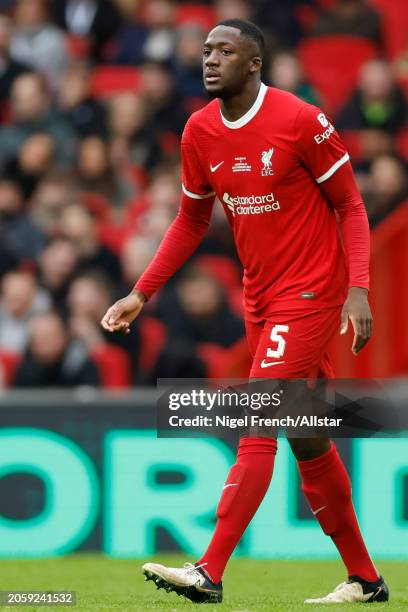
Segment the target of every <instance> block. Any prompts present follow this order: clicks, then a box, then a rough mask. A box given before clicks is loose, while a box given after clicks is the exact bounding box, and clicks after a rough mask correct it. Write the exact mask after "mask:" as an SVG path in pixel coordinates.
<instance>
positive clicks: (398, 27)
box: [370, 0, 408, 59]
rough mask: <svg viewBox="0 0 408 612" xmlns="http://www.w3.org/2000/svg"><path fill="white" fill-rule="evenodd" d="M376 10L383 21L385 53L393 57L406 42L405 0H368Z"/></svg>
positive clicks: (402, 48) (407, 39)
mask: <svg viewBox="0 0 408 612" xmlns="http://www.w3.org/2000/svg"><path fill="white" fill-rule="evenodd" d="M370 1H371V4H372V5H373V6H374V7H375V8H376V9H377V10H378V12H379V13H380V15H381V18H382V23H383V35H384V40H385V48H386V51H387V55H388V56H389V57H390V58H391V59H395V58H396V57H397V56H398V55H400V53H402V52H403V51H404V50H405V49H406V48H407V44H408V4H407V0H370Z"/></svg>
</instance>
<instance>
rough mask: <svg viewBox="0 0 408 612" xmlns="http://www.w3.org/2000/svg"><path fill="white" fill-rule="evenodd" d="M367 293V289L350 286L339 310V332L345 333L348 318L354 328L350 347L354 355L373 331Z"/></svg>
mask: <svg viewBox="0 0 408 612" xmlns="http://www.w3.org/2000/svg"><path fill="white" fill-rule="evenodd" d="M367 294H368V292H367V289H363V288H362V287H350V289H349V293H348V296H347V299H346V301H345V302H344V306H343V310H342V311H341V325H340V333H341V334H345V333H346V332H347V329H348V320H349V319H350V321H351V324H352V326H353V329H354V340H353V345H352V347H351V350H352V352H353V353H354V355H357V353H359V352H360V351H361V349H362V348H363V347H364V346H365V345H366V344H367V342H368V341H369V339H370V338H371V336H372V333H373V317H372V314H371V309H370V305H369V303H368V298H367Z"/></svg>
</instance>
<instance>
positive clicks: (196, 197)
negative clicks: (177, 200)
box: [182, 185, 215, 200]
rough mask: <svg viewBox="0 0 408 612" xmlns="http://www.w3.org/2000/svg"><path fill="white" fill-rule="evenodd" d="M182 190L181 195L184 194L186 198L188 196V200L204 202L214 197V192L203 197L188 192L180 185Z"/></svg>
mask: <svg viewBox="0 0 408 612" xmlns="http://www.w3.org/2000/svg"><path fill="white" fill-rule="evenodd" d="M182 189H183V193H185V194H186V196H188V197H189V198H193V199H194V200H205V199H206V198H211V197H212V196H214V195H215V191H210V192H209V193H205V194H204V195H200V194H199V193H193V192H192V191H188V189H186V188H185V187H184V185H182Z"/></svg>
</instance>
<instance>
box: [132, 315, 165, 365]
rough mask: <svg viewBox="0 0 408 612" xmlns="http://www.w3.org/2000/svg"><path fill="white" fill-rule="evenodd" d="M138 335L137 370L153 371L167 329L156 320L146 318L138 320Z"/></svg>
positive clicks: (162, 346) (163, 343)
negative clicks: (139, 342) (138, 357)
mask: <svg viewBox="0 0 408 612" xmlns="http://www.w3.org/2000/svg"><path fill="white" fill-rule="evenodd" d="M139 334H140V340H141V346H140V359H139V368H140V369H141V370H142V371H143V372H146V373H147V372H150V371H151V370H153V368H154V366H155V365H156V362H157V359H158V357H159V354H160V351H161V350H162V349H163V348H164V345H165V343H166V340H167V329H166V327H165V325H164V324H163V323H162V322H161V321H159V320H158V319H155V318H154V317H149V316H146V317H141V318H140V320H139Z"/></svg>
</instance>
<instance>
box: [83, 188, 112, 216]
mask: <svg viewBox="0 0 408 612" xmlns="http://www.w3.org/2000/svg"><path fill="white" fill-rule="evenodd" d="M81 199H82V202H83V203H84V204H85V206H86V208H87V209H88V210H89V212H91V213H92V214H93V215H94V216H95V217H96V219H97V220H98V221H105V220H106V219H108V218H109V215H110V206H109V202H108V200H107V199H106V198H104V197H103V196H102V195H100V194H99V193H92V192H90V191H86V192H83V193H82V195H81Z"/></svg>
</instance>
